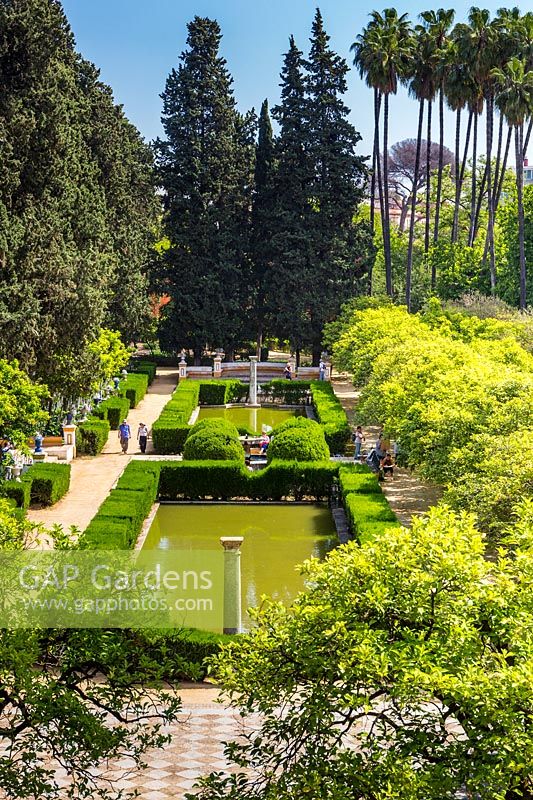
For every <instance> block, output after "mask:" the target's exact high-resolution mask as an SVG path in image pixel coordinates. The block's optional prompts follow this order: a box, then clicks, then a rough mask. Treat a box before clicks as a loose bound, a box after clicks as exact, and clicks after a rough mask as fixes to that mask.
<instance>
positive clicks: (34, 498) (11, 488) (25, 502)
mask: <svg viewBox="0 0 533 800" xmlns="http://www.w3.org/2000/svg"><path fill="white" fill-rule="evenodd" d="M69 488H70V464H50V463H39V464H33V465H32V466H31V467H30V468H29V469H28V470H27V472H25V473H24V475H22V477H21V479H20V481H4V483H3V484H2V485H1V486H0V494H2V495H3V496H4V497H10V498H11V499H12V500H14V501H15V503H16V505H17V507H18V508H22V509H24V511H26V510H27V509H28V508H29V506H30V504H31V503H35V504H38V505H41V506H52V505H54V503H57V501H58V500H61V498H62V497H63V496H64V495H65V494H66V493H67V492H68V490H69Z"/></svg>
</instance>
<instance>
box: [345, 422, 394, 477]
mask: <svg viewBox="0 0 533 800" xmlns="http://www.w3.org/2000/svg"><path fill="white" fill-rule="evenodd" d="M352 441H353V442H354V445H355V452H354V460H355V461H357V462H359V463H360V462H361V459H362V448H363V443H364V442H365V441H366V439H365V436H364V435H363V429H362V427H361V425H358V426H357V427H356V429H355V431H354V433H353V434H352ZM365 461H366V463H367V465H368V466H369V467H370V469H371V470H372V472H375V473H377V475H378V476H379V479H380V480H384V479H385V477H386V476H387V475H390V477H391V478H392V477H394V467H395V461H394V457H393V455H392V452H391V443H390V441H389V439H387V438H386V437H385V435H384V433H383V428H382V429H381V430H380V432H379V435H378V438H377V439H376V442H375V444H374V446H373V447H372V448H371V450H370V452H369V453H368V454H367V455H366V458H365Z"/></svg>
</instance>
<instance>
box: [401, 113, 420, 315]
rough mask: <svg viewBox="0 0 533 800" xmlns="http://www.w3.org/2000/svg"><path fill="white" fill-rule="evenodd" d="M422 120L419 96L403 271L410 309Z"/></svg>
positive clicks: (406, 300)
mask: <svg viewBox="0 0 533 800" xmlns="http://www.w3.org/2000/svg"><path fill="white" fill-rule="evenodd" d="M423 122H424V99H423V98H420V108H419V111H418V132H417V136H416V155H415V174H414V177H413V194H412V198H411V219H410V220H409V245H408V247H407V269H406V273H405V305H406V306H407V310H408V311H410V310H411V276H412V273H413V243H414V239H415V216H416V189H417V185H418V171H419V169H420V150H421V147H422V125H423Z"/></svg>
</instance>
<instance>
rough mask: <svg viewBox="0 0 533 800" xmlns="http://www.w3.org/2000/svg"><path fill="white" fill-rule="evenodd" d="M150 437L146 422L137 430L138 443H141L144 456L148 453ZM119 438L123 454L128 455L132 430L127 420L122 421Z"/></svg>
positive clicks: (140, 424)
mask: <svg viewBox="0 0 533 800" xmlns="http://www.w3.org/2000/svg"><path fill="white" fill-rule="evenodd" d="M149 435H150V433H149V431H148V427H147V426H146V425H145V424H144V422H140V423H139V427H138V429H137V441H138V442H139V449H140V451H141V453H143V454H144V453H146V445H147V443H148V437H149ZM118 438H119V440H120V446H121V448H122V452H123V453H127V452H128V447H129V444H130V439H131V428H130V425H129V422H128V420H127V419H124V420H122V422H121V424H120V425H119V428H118Z"/></svg>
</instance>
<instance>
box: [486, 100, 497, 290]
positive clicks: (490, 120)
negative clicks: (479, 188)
mask: <svg viewBox="0 0 533 800" xmlns="http://www.w3.org/2000/svg"><path fill="white" fill-rule="evenodd" d="M493 131H494V98H493V96H492V95H489V97H488V98H487V203H488V212H489V219H488V225H487V236H488V238H489V259H490V265H489V266H490V291H491V294H496V259H495V255H494V198H493V196H492V164H491V159H492V139H493Z"/></svg>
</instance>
